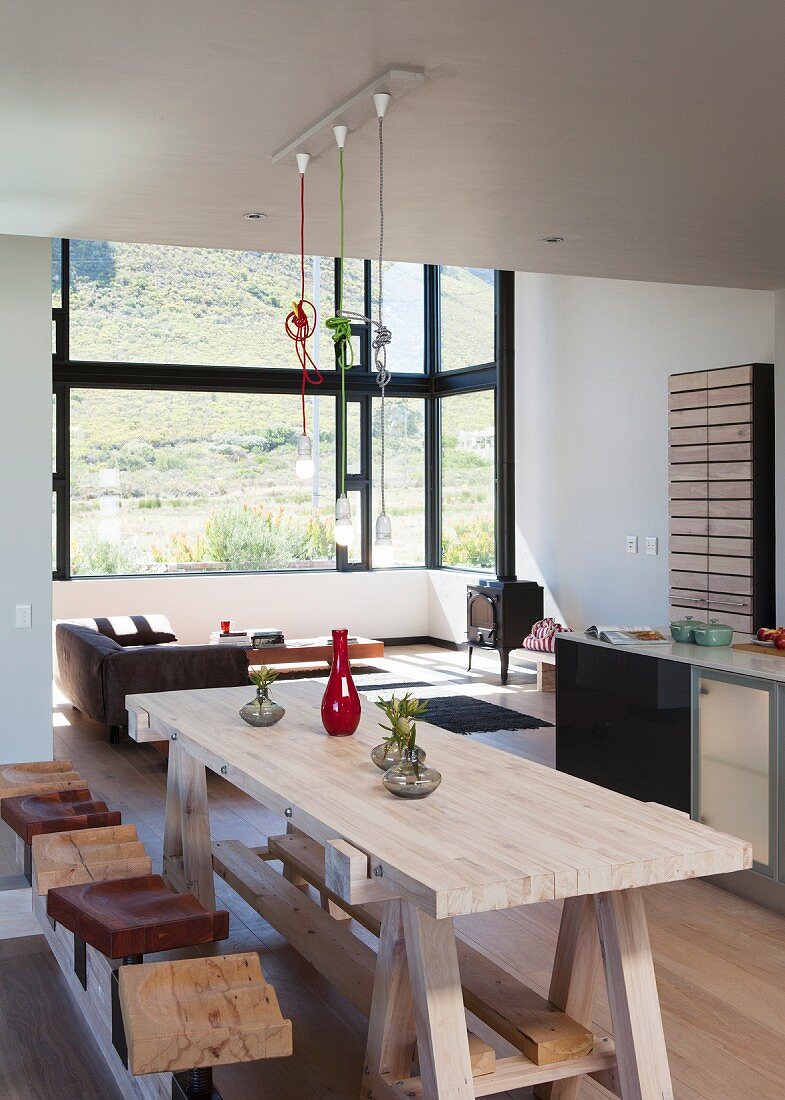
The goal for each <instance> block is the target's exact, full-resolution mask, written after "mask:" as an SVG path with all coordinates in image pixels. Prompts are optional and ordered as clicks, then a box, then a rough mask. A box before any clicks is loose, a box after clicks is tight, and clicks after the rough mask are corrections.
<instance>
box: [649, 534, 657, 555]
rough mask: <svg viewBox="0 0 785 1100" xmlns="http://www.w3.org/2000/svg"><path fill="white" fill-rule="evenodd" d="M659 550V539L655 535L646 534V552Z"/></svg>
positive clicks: (651, 552)
mask: <svg viewBox="0 0 785 1100" xmlns="http://www.w3.org/2000/svg"><path fill="white" fill-rule="evenodd" d="M658 552H659V541H658V539H657V536H656V535H647V536H646V553H647V554H657V553H658Z"/></svg>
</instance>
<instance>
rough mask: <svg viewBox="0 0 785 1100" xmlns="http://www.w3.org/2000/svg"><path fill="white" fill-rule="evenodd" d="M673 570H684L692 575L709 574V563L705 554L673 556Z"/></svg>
mask: <svg viewBox="0 0 785 1100" xmlns="http://www.w3.org/2000/svg"><path fill="white" fill-rule="evenodd" d="M669 563H670V567H671V569H683V570H686V571H687V572H690V573H708V571H709V561H708V558H707V557H706V555H705V554H671V555H670V558H669Z"/></svg>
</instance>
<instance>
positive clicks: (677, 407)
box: [668, 389, 708, 412]
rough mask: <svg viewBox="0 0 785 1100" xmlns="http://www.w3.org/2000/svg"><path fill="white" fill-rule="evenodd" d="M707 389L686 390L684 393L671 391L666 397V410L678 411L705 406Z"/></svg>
mask: <svg viewBox="0 0 785 1100" xmlns="http://www.w3.org/2000/svg"><path fill="white" fill-rule="evenodd" d="M707 393H708V391H707V390H705V389H703V390H687V391H685V392H684V393H672V394H670V395H669V397H668V410H669V411H670V412H679V411H681V410H682V409H700V408H705V407H706V405H707V404H708V402H707V401H706V394H707Z"/></svg>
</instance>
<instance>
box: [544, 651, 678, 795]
mask: <svg viewBox="0 0 785 1100" xmlns="http://www.w3.org/2000/svg"><path fill="white" fill-rule="evenodd" d="M556 669H557V677H556V767H557V768H558V769H559V771H563V772H569V773H570V774H571V775H576V776H579V777H580V778H581V779H587V780H589V781H590V782H592V783H598V784H599V785H600V786H602V787H609V788H610V789H611V790H614V791H619V792H620V793H621V794H626V795H630V796H631V797H633V798H639V799H641V801H643V802H659V803H661V804H662V805H664V806H672V807H673V808H674V809H677V810H683V811H685V812H686V813H689V812H690V808H691V806H690V803H691V771H692V747H691V670H690V666H689V665H686V664H679V663H677V662H675V661H662V660H659V659H658V658H656V657H648V656H643V655H642V654H640V653H631V652H629V651H627V650H619V649H614V648H612V647H611V646H608V647H605V646H595V645H587V644H582V643H580V642H575V641H567V640H564V639H561V638H557V639H556Z"/></svg>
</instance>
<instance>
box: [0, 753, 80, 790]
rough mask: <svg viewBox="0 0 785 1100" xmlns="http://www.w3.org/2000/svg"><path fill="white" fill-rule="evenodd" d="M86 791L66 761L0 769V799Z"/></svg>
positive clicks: (45, 761) (69, 763) (5, 765)
mask: <svg viewBox="0 0 785 1100" xmlns="http://www.w3.org/2000/svg"><path fill="white" fill-rule="evenodd" d="M86 788H87V783H86V781H85V780H84V779H82V777H81V776H80V775H79V772H77V771H74V766H73V763H72V761H70V760H39V761H34V762H31V763H28V764H4V765H3V766H2V767H0V799H3V798H13V797H21V796H22V795H28V794H45V793H46V792H47V791H72V790H78V789H82V790H84V789H86Z"/></svg>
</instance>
